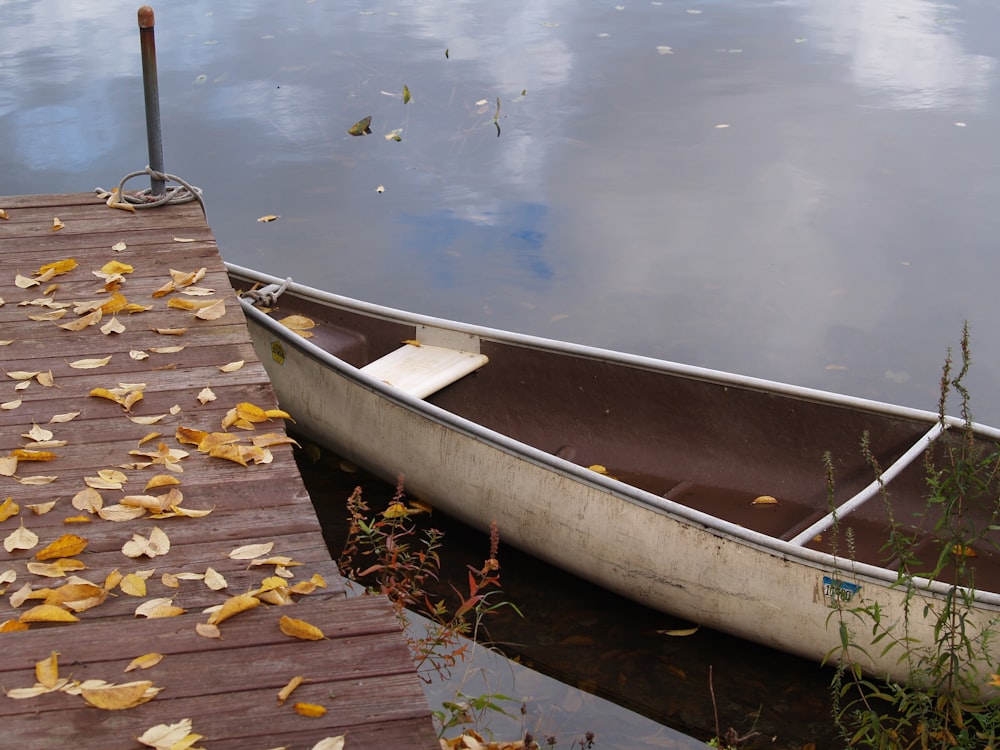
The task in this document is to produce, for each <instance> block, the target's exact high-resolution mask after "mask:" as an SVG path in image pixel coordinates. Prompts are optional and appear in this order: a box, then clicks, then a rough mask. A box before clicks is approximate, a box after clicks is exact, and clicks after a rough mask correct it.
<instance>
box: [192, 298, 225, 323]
mask: <svg viewBox="0 0 1000 750" xmlns="http://www.w3.org/2000/svg"><path fill="white" fill-rule="evenodd" d="M225 314H226V301H225V300H224V299H220V300H219V301H218V302H215V303H213V304H211V305H209V306H208V307H203V308H202V309H200V310H199V311H198V312H196V313H195V314H194V316H195V317H196V318H198V320H218V319H219V318H221V317H222V316H223V315H225Z"/></svg>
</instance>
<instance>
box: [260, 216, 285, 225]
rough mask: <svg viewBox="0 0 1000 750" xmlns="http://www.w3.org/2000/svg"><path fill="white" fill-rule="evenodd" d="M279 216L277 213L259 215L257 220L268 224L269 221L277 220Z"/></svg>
mask: <svg viewBox="0 0 1000 750" xmlns="http://www.w3.org/2000/svg"><path fill="white" fill-rule="evenodd" d="M279 218H280V217H279V216H277V215H275V214H267V215H266V216H260V217H258V218H257V221H259V222H260V223H261V224H266V223H267V222H269V221H276V220H277V219H279Z"/></svg>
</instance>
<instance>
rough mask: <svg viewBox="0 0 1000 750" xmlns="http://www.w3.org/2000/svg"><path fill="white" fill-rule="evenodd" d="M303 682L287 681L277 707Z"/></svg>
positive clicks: (297, 680) (303, 679) (297, 678)
mask: <svg viewBox="0 0 1000 750" xmlns="http://www.w3.org/2000/svg"><path fill="white" fill-rule="evenodd" d="M54 653H55V652H53V654H54ZM304 681H305V677H301V676H300V677H293V678H292V679H290V680H289V681H288V684H287V685H285V686H284V687H283V688H281V690H279V691H278V705H279V706H281V705H284V703H285V701H286V700H288V696H290V695H291V694H292V692H294V690H295V688H297V687H298V686H299V685H301V684H302V683H303V682H304Z"/></svg>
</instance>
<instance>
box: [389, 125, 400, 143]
mask: <svg viewBox="0 0 1000 750" xmlns="http://www.w3.org/2000/svg"><path fill="white" fill-rule="evenodd" d="M402 132H403V129H402V128H396V129H395V130H393V131H392V132H389V133H386V134H385V139H386V140H387V141H396V142H397V143H398V142H399V141H401V140H403V136H401V135H400V133H402Z"/></svg>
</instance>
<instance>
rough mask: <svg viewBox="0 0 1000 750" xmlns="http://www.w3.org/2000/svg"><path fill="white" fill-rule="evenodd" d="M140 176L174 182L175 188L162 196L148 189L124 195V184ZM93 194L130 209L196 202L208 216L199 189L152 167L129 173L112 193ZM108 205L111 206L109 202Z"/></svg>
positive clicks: (99, 190) (98, 189) (96, 190)
mask: <svg viewBox="0 0 1000 750" xmlns="http://www.w3.org/2000/svg"><path fill="white" fill-rule="evenodd" d="M142 175H149V176H150V177H152V178H153V179H154V180H162V181H163V182H176V183H177V186H175V187H169V188H166V190H165V191H164V193H163V195H161V196H154V195H153V193H152V190H151V189H150V188H146V189H145V190H140V191H139V192H137V193H132V194H131V195H126V193H125V190H124V188H125V183H126V182H128V181H129V180H131V179H132V178H133V177H140V176H142ZM94 192H96V193H98V194H101V195H103V196H111V197H112V198H113V199H115V200H118V201H120V202H122V203H125V204H128V205H130V206H132V208H135V209H139V208H157V207H159V206H165V205H168V204H169V205H175V204H178V203H190V202H191V201H198V205H199V206H201V212H202V213H203V214H204V215H205V216H208V211H207V210H206V209H205V199H204V198H202V195H201V188H200V187H195V186H194V185H190V184H188V183H187V182H185V181H184V180H182V179H181V178H180V177H178V176H177V175H173V174H166V173H165V172H157V171H156V170H155V169H153V168H152V167H149V166H147V167H146V168H145V169H143V170H140V171H138V172H130V173H129V174H127V175H125V176H124V177H122V180H121V182H119V183H118V187H117V188H115V190H114V191H112V192H111V193H108V191H107V190H104V189H103V188H96V189H95V190H94ZM108 205H112V204H111V203H110V202H109V204H108ZM123 207H124V206H116V208H123Z"/></svg>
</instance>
